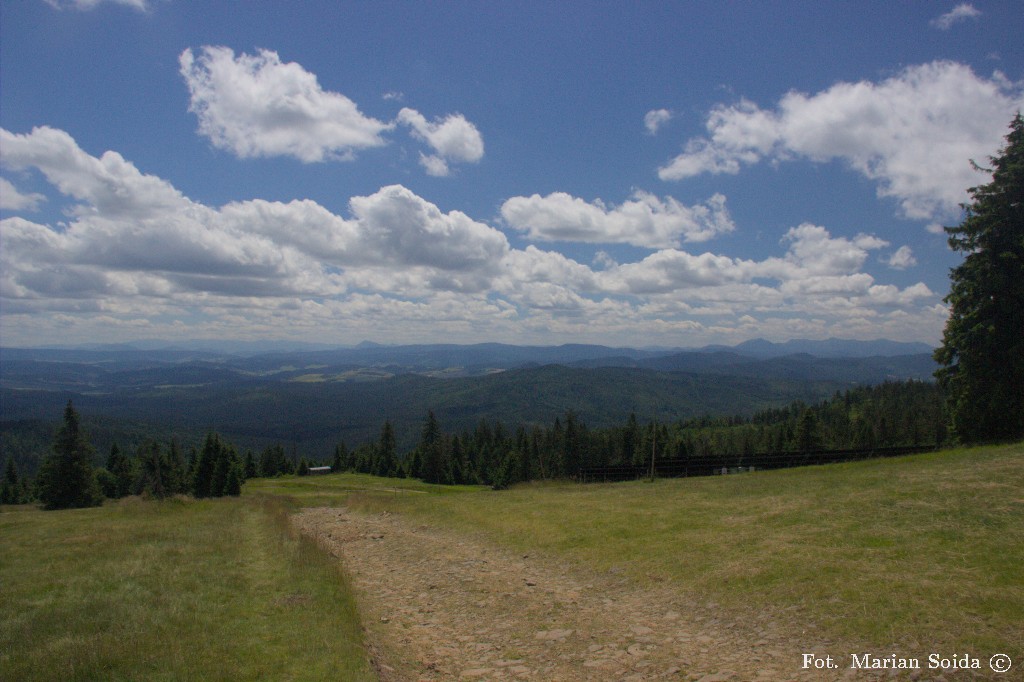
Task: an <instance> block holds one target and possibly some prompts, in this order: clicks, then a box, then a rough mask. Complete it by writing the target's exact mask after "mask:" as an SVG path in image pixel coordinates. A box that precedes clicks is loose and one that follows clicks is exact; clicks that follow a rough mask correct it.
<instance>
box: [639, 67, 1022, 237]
mask: <svg viewBox="0 0 1024 682" xmlns="http://www.w3.org/2000/svg"><path fill="white" fill-rule="evenodd" d="M1021 108H1024V88H1022V86H1021V84H1020V83H1010V82H1008V81H1007V80H1006V79H1005V78H1004V77H1002V76H1001V75H999V74H996V75H995V76H993V77H992V78H981V77H979V76H977V75H976V74H975V73H974V72H973V71H971V69H970V68H969V67H967V66H965V65H963V64H958V63H955V62H946V61H938V62H931V63H928V64H923V65H920V66H913V67H909V68H907V69H905V70H903V71H901V72H900V73H898V74H896V75H894V76H892V77H890V78H887V79H885V80H883V81H881V82H877V83H875V82H870V81H861V82H858V83H837V84H836V85H833V86H832V87H830V88H828V89H827V90H824V91H822V92H819V93H816V94H813V95H807V94H804V93H800V92H789V93H787V94H786V95H785V96H783V97H782V99H780V100H779V102H778V105H777V106H776V107H775V108H774V109H762V108H760V107H759V106H757V105H756V104H754V103H752V102H749V101H746V100H742V101H740V102H739V103H738V104H735V105H730V106H726V105H720V106H718V107H716V108H715V109H714V110H712V112H711V113H710V114H709V116H708V120H707V124H706V125H707V130H708V133H709V136H708V137H700V138H695V139H691V140H689V141H688V142H687V143H686V145H685V146H684V149H683V153H682V154H680V155H678V156H677V157H675V158H674V159H672V160H671V161H669V163H667V164H666V165H665V166H663V167H662V168H660V169H659V171H658V174H659V176H660V177H661V178H662V179H663V180H680V179H684V178H687V177H692V176H695V175H698V174H701V173H731V174H735V173H738V172H739V171H740V169H741V168H742V167H743V166H744V165H750V164H753V163H757V162H758V161H760V160H762V159H770V160H776V161H784V160H790V159H794V158H803V159H808V160H811V161H814V162H827V161H831V160H842V161H844V162H845V163H846V164H847V165H848V166H849V167H850V168H852V169H853V170H855V171H856V172H858V173H860V174H862V175H863V176H864V177H866V178H869V179H870V180H873V181H875V182H876V183H877V191H878V194H879V195H880V196H883V197H892V198H894V199H896V200H897V201H898V202H899V205H900V210H901V212H902V213H903V214H904V215H905V216H907V217H909V218H918V219H932V218H935V217H937V216H942V215H948V214H951V213H955V212H956V211H957V207H958V205H959V204H960V203H961V202H962V201H965V200H966V198H967V195H966V189H967V188H968V187H972V186H974V185H977V184H978V182H979V176H978V174H977V172H976V171H974V170H973V169H972V168H971V165H970V160H971V159H977V160H980V161H983V160H984V159H986V158H987V157H988V156H990V155H992V154H994V153H996V151H997V150H998V149H999V147H1000V146H1001V144H1002V136H1003V135H1004V134H1005V129H1006V126H1007V124H1008V122H1009V121H1010V119H1011V118H1012V116H1013V114H1014V112H1016V111H1017V110H1018V109H1021Z"/></svg>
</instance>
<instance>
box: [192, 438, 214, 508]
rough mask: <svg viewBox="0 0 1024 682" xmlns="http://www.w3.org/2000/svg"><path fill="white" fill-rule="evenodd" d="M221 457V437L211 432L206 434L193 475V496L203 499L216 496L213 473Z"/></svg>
mask: <svg viewBox="0 0 1024 682" xmlns="http://www.w3.org/2000/svg"><path fill="white" fill-rule="evenodd" d="M220 455H221V443H220V437H219V436H218V435H217V434H215V433H213V432H212V431H211V432H210V433H208V434H206V441H205V442H204V443H203V449H202V450H201V451H200V452H199V457H198V459H197V460H196V466H195V471H194V472H193V474H192V495H193V496H195V497H197V498H203V497H212V496H213V495H214V494H215V493H214V492H213V473H214V469H215V467H216V466H217V460H218V459H219V458H220ZM218 492H219V491H218Z"/></svg>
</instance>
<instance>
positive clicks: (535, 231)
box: [501, 190, 735, 248]
mask: <svg viewBox="0 0 1024 682" xmlns="http://www.w3.org/2000/svg"><path fill="white" fill-rule="evenodd" d="M501 215H502V218H504V220H505V222H506V223H507V224H508V225H509V226H510V227H512V228H513V229H515V230H518V231H520V232H525V233H527V235H528V236H529V237H531V238H532V239H537V240H541V241H574V242H589V243H603V244H608V243H624V244H633V245H635V246H645V247H651V248H661V247H671V246H678V245H679V244H680V243H682V242H699V241H706V240H708V239H711V238H713V237H715V236H716V235H719V234H723V233H726V232H731V231H732V230H733V229H734V228H735V226H734V225H733V222H732V218H730V216H729V211H728V209H726V207H725V197H724V196H722V195H721V194H715V195H714V196H712V197H711V198H710V199H708V200H707V201H706V202H705V203H704V204H698V205H695V206H685V205H683V204H682V203H680V202H679V201H677V200H675V199H673V198H672V197H665V198H664V199H659V198H658V197H656V196H654V195H653V194H650V193H648V192H644V191H640V190H638V191H636V192H634V193H633V196H632V198H631V199H630V200H629V201H625V202H623V203H622V204H620V205H618V206H614V205H606V204H605V203H604V202H602V201H601V200H600V199H598V200H596V201H593V202H587V201H585V200H583V199H580V198H579V197H573V196H571V195H569V194H566V193H565V192H553V193H551V194H549V195H547V196H546V197H542V196H540V195H539V194H534V195H532V196H529V197H512V198H510V199H508V200H506V201H505V202H504V203H503V204H502V206H501Z"/></svg>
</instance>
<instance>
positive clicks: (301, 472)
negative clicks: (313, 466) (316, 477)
mask: <svg viewBox="0 0 1024 682" xmlns="http://www.w3.org/2000/svg"><path fill="white" fill-rule="evenodd" d="M295 474H296V475H298V476H308V475H309V462H307V461H306V458H305V457H303V458H302V459H300V460H299V466H298V467H297V468H296V469H295Z"/></svg>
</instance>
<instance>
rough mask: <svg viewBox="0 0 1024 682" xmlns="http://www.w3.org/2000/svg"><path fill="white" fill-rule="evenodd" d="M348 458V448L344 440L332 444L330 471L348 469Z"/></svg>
mask: <svg viewBox="0 0 1024 682" xmlns="http://www.w3.org/2000/svg"><path fill="white" fill-rule="evenodd" d="M348 459H349V458H348V448H347V447H346V446H345V441H342V442H340V443H338V444H337V445H335V446H334V460H332V461H331V471H333V472H335V473H337V472H339V471H347V470H349V469H350V468H351V467H349V461H348Z"/></svg>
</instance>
